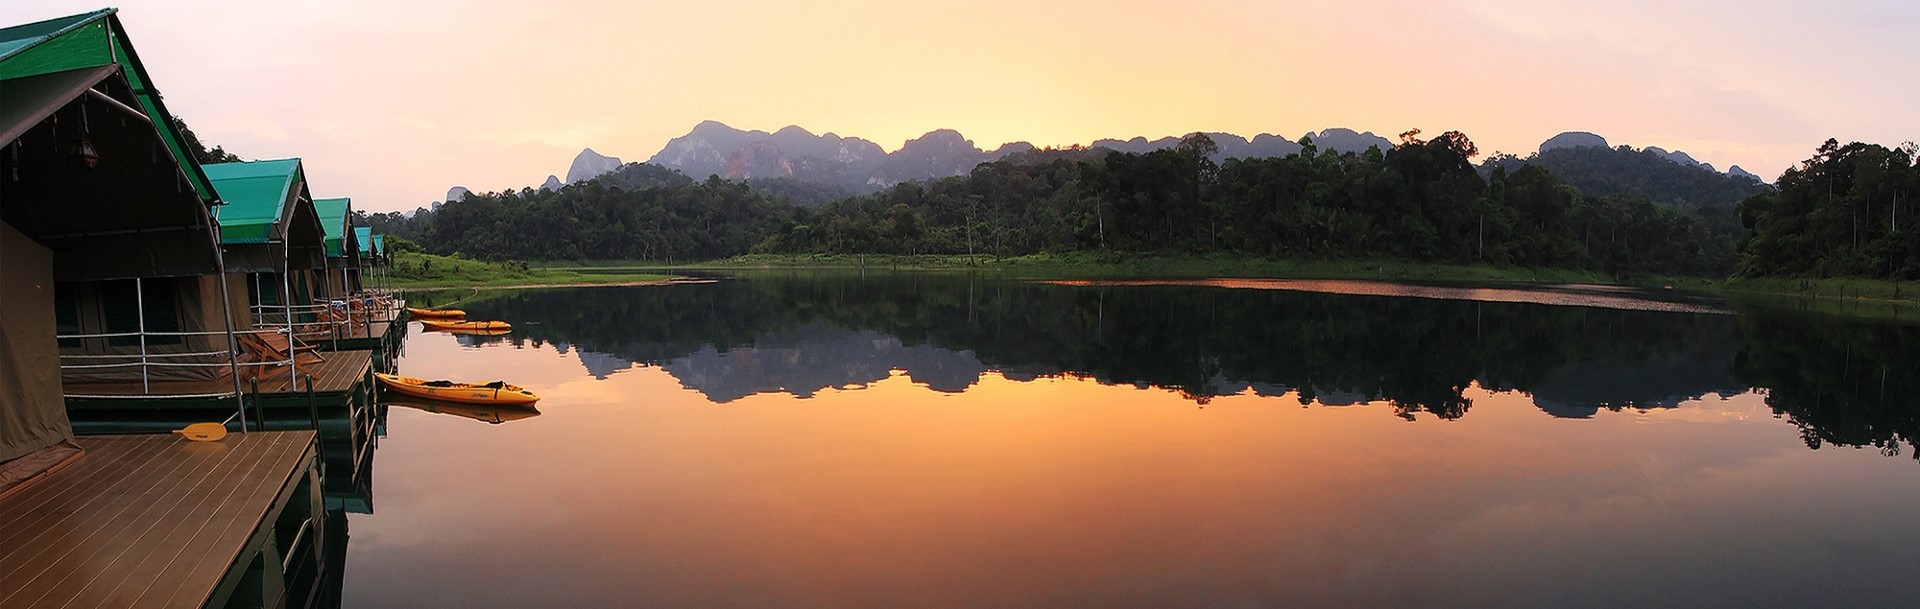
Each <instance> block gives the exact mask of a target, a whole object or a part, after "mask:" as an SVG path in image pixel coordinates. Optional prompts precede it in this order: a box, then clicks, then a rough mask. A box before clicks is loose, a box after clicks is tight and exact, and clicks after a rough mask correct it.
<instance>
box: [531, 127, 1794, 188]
mask: <svg viewBox="0 0 1920 609" xmlns="http://www.w3.org/2000/svg"><path fill="white" fill-rule="evenodd" d="M1204 133H1205V135H1207V136H1208V137H1210V138H1212V139H1213V141H1214V144H1215V145H1216V146H1217V147H1218V149H1219V151H1218V152H1217V153H1216V154H1214V155H1213V160H1214V161H1215V162H1224V161H1225V160H1226V159H1230V158H1272V157H1284V156H1288V155H1292V154H1297V153H1299V152H1300V151H1301V150H1302V146H1301V145H1300V143H1299V140H1311V141H1312V143H1313V145H1314V147H1315V148H1316V149H1318V150H1320V151H1322V152H1340V153H1349V152H1350V153H1361V152H1365V151H1366V150H1367V149H1368V148H1379V149H1381V150H1387V149H1391V148H1392V147H1393V146H1394V142H1393V141H1392V140H1389V139H1387V138H1386V137H1383V136H1380V135H1377V134H1374V133H1373V132H1371V131H1365V132H1362V131H1355V130H1353V129H1346V128H1338V127H1335V128H1328V129H1323V130H1320V131H1318V132H1313V131H1309V132H1307V133H1305V134H1304V135H1303V137H1302V138H1299V140H1296V139H1288V138H1287V137H1285V136H1281V135H1277V134H1272V133H1261V134H1258V135H1255V136H1253V137H1252V138H1246V137H1243V136H1240V135H1236V134H1232V133H1226V132H1204ZM1180 140H1181V138H1180V137H1175V136H1166V137H1161V138H1159V139H1153V140H1149V139H1147V138H1145V137H1139V136H1136V137H1133V138H1130V139H1126V140H1120V139H1098V140H1094V141H1093V142H1092V143H1090V144H1089V145H1088V148H1093V149H1108V150H1114V151H1117V152H1128V153H1134V154H1145V153H1149V152H1154V151H1157V150H1165V149H1168V148H1172V147H1174V146H1176V145H1178V144H1179V143H1180ZM1579 148H1603V149H1611V148H1612V145H1611V144H1609V143H1608V141H1607V139H1606V138H1605V137H1601V136H1600V135H1597V134H1594V133H1588V132H1584V131H1568V132H1565V133H1561V134H1558V135H1555V136H1554V137H1552V138H1549V139H1548V140H1547V141H1545V142H1542V143H1541V144H1540V148H1539V153H1536V154H1535V155H1533V156H1534V157H1538V156H1540V155H1541V154H1544V153H1547V152H1550V151H1554V150H1573V149H1579ZM1037 149H1038V148H1037V147H1036V146H1034V145H1033V144H1030V143H1027V142H1012V143H1008V144H1004V145H1002V146H1000V147H999V148H996V149H994V150H990V151H989V150H984V149H982V148H980V147H979V146H978V145H976V144H975V143H974V142H973V140H969V139H967V138H966V137H965V136H964V135H961V134H960V132H958V131H955V130H953V129H936V130H933V131H929V132H927V133H926V134H925V135H922V136H920V137H918V138H914V139H910V140H907V141H905V142H904V143H902V144H901V146H900V148H899V149H898V150H895V151H893V152H887V151H886V150H885V149H884V148H881V146H880V145H879V144H877V143H874V142H873V141H870V140H866V139H862V138H858V137H846V136H841V135H838V134H835V133H833V132H827V133H823V134H819V135H816V134H814V133H813V132H811V131H808V130H807V129H805V128H802V127H800V126H797V125H788V126H786V127H782V128H780V129H779V130H777V131H773V132H771V133H769V132H766V131H761V130H742V129H737V128H734V127H731V126H728V125H727V124H725V123H722V122H719V121H715V120H705V121H701V122H700V123H699V124H697V125H694V127H693V129H692V130H689V131H688V132H687V133H686V134H685V135H682V136H679V137H676V138H673V139H671V140H668V142H667V144H666V145H665V146H663V147H662V148H661V149H660V151H659V152H656V153H654V155H653V156H651V157H649V158H648V159H647V161H646V163H647V164H648V165H653V166H658V167H663V168H669V169H673V170H677V171H679V172H681V173H683V174H685V175H686V176H687V177H688V178H691V179H694V180H703V179H706V177H708V176H718V177H720V178H722V179H726V180H733V181H741V182H747V183H749V184H750V185H754V186H755V188H756V189H773V190H775V191H781V192H783V193H786V194H791V193H792V192H795V190H796V188H798V189H800V190H806V191H808V194H806V195H804V196H798V197H795V198H796V200H803V201H804V203H807V204H810V203H817V202H819V200H820V199H824V198H828V197H834V196H838V195H839V194H845V195H858V194H866V193H872V192H878V191H880V190H884V189H886V188H889V187H892V186H894V185H897V184H900V183H903V182H909V181H924V180H933V179H939V178H945V177H952V176H962V175H966V174H968V173H969V172H971V171H973V168H974V167H976V166H979V165H980V164H982V163H988V162H993V161H997V160H1001V159H1005V158H1007V157H1009V156H1011V155H1016V154H1021V153H1026V152H1031V151H1035V150H1037ZM1638 152H1640V153H1644V154H1650V155H1653V156H1657V157H1659V158H1662V159H1666V160H1668V161H1671V162H1673V163H1675V164H1678V165H1682V166H1685V167H1693V168H1699V169H1703V170H1705V171H1708V172H1712V173H1714V174H1716V175H1722V176H1730V177H1732V178H1735V179H1749V180H1753V181H1755V182H1762V181H1763V180H1761V178H1760V177H1759V176H1756V175H1754V174H1752V173H1749V172H1747V171H1745V170H1743V169H1741V168H1739V167H1738V166H1734V167H1730V168H1728V170H1727V172H1726V173H1725V174H1721V173H1720V172H1719V171H1718V170H1716V169H1714V167H1713V166H1712V165H1710V164H1706V163H1702V162H1700V161H1698V160H1696V159H1694V158H1693V157H1692V156H1690V155H1688V154H1687V153H1685V152H1682V151H1677V150H1676V151H1667V150H1665V149H1662V148H1659V147H1647V148H1644V149H1642V150H1640V151H1638ZM621 166H622V163H621V161H620V159H619V158H618V157H611V156H606V155H602V154H600V153H598V152H595V151H594V150H593V149H592V148H587V149H584V150H581V151H580V154H579V155H578V156H576V157H574V160H573V163H572V165H571V166H570V167H568V169H567V179H566V182H565V183H566V184H574V183H579V182H583V181H586V180H589V179H592V178H594V177H597V176H600V175H605V174H607V173H611V172H613V171H615V170H617V169H619V168H620V167H621ZM556 182H558V180H556V179H554V178H553V177H551V176H550V177H549V178H548V180H547V182H546V183H545V184H542V185H541V188H542V189H543V190H553V189H557V188H559V187H560V186H561V184H558V183H556ZM806 184H811V185H815V186H799V185H806Z"/></svg>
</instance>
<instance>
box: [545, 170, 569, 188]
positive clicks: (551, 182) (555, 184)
mask: <svg viewBox="0 0 1920 609" xmlns="http://www.w3.org/2000/svg"><path fill="white" fill-rule="evenodd" d="M565 185H566V184H564V183H562V182H561V181H560V176H556V175H553V174H547V181H546V182H544V183H541V184H540V190H560V187H561V186H565Z"/></svg>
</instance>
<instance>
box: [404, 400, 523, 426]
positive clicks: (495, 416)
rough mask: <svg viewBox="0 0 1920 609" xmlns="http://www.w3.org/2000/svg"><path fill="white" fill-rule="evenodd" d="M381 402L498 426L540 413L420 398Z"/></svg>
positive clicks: (514, 407) (509, 406)
mask: <svg viewBox="0 0 1920 609" xmlns="http://www.w3.org/2000/svg"><path fill="white" fill-rule="evenodd" d="M382 402H385V403H386V404H387V405H388V406H400V407H403V408H413V409H416V410H424V411H427V412H431V413H435V414H445V415H453V416H456V417H464V418H468V419H473V420H475V421H480V422H482V423H491V424H494V425H499V424H501V423H505V422H507V421H518V420H521V419H531V418H533V417H537V416H540V411H538V410H535V409H534V408H533V407H532V406H523V405H519V404H490V405H484V406H480V405H474V404H458V403H454V402H443V401H440V400H423V399H420V398H406V399H398V400H396V399H387V400H382Z"/></svg>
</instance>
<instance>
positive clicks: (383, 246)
mask: <svg viewBox="0 0 1920 609" xmlns="http://www.w3.org/2000/svg"><path fill="white" fill-rule="evenodd" d="M373 251H375V252H378V253H379V254H380V255H382V256H385V255H387V254H388V252H387V236H386V235H374V236H373Z"/></svg>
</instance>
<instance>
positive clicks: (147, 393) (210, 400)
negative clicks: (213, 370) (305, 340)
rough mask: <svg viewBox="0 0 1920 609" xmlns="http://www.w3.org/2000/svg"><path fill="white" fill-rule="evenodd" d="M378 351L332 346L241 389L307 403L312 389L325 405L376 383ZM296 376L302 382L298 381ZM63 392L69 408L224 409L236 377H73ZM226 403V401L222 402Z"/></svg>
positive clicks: (273, 401) (285, 402)
mask: <svg viewBox="0 0 1920 609" xmlns="http://www.w3.org/2000/svg"><path fill="white" fill-rule="evenodd" d="M374 354H375V352H374V351H330V352H327V353H325V354H324V357H325V359H324V360H323V361H321V362H319V363H317V364H313V365H310V366H303V367H301V368H300V371H299V374H298V375H297V376H296V375H294V374H291V372H290V371H289V369H288V368H286V367H284V366H282V367H279V368H270V369H266V370H262V371H261V372H260V376H259V378H258V379H255V380H247V379H243V380H241V381H240V391H241V393H244V394H246V395H247V399H248V400H252V399H253V398H254V396H255V395H256V389H257V395H258V397H259V398H260V399H261V401H262V403H263V405H264V406H269V407H274V406H294V405H298V406H304V405H305V404H306V398H307V394H308V393H309V392H311V393H313V394H314V395H315V396H317V397H320V398H328V399H326V400H323V403H322V406H325V405H328V404H337V403H338V402H339V400H337V399H333V398H337V397H339V396H343V395H347V394H349V393H352V392H353V391H354V390H355V389H357V388H362V387H364V388H371V387H372V378H373V374H372V373H373V369H374V365H373V364H374ZM296 381H297V382H296ZM63 392H64V393H65V394H66V397H67V408H68V409H69V410H84V409H89V408H111V409H171V408H183V407H184V408H208V407H213V408H225V407H227V406H230V405H232V404H233V397H234V393H233V381H232V380H231V379H210V380H198V381H153V382H150V383H145V384H142V383H140V382H139V381H116V382H92V383H89V382H72V381H69V382H67V383H65V385H64V388H63ZM222 402H224V403H225V405H221V403H222Z"/></svg>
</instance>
